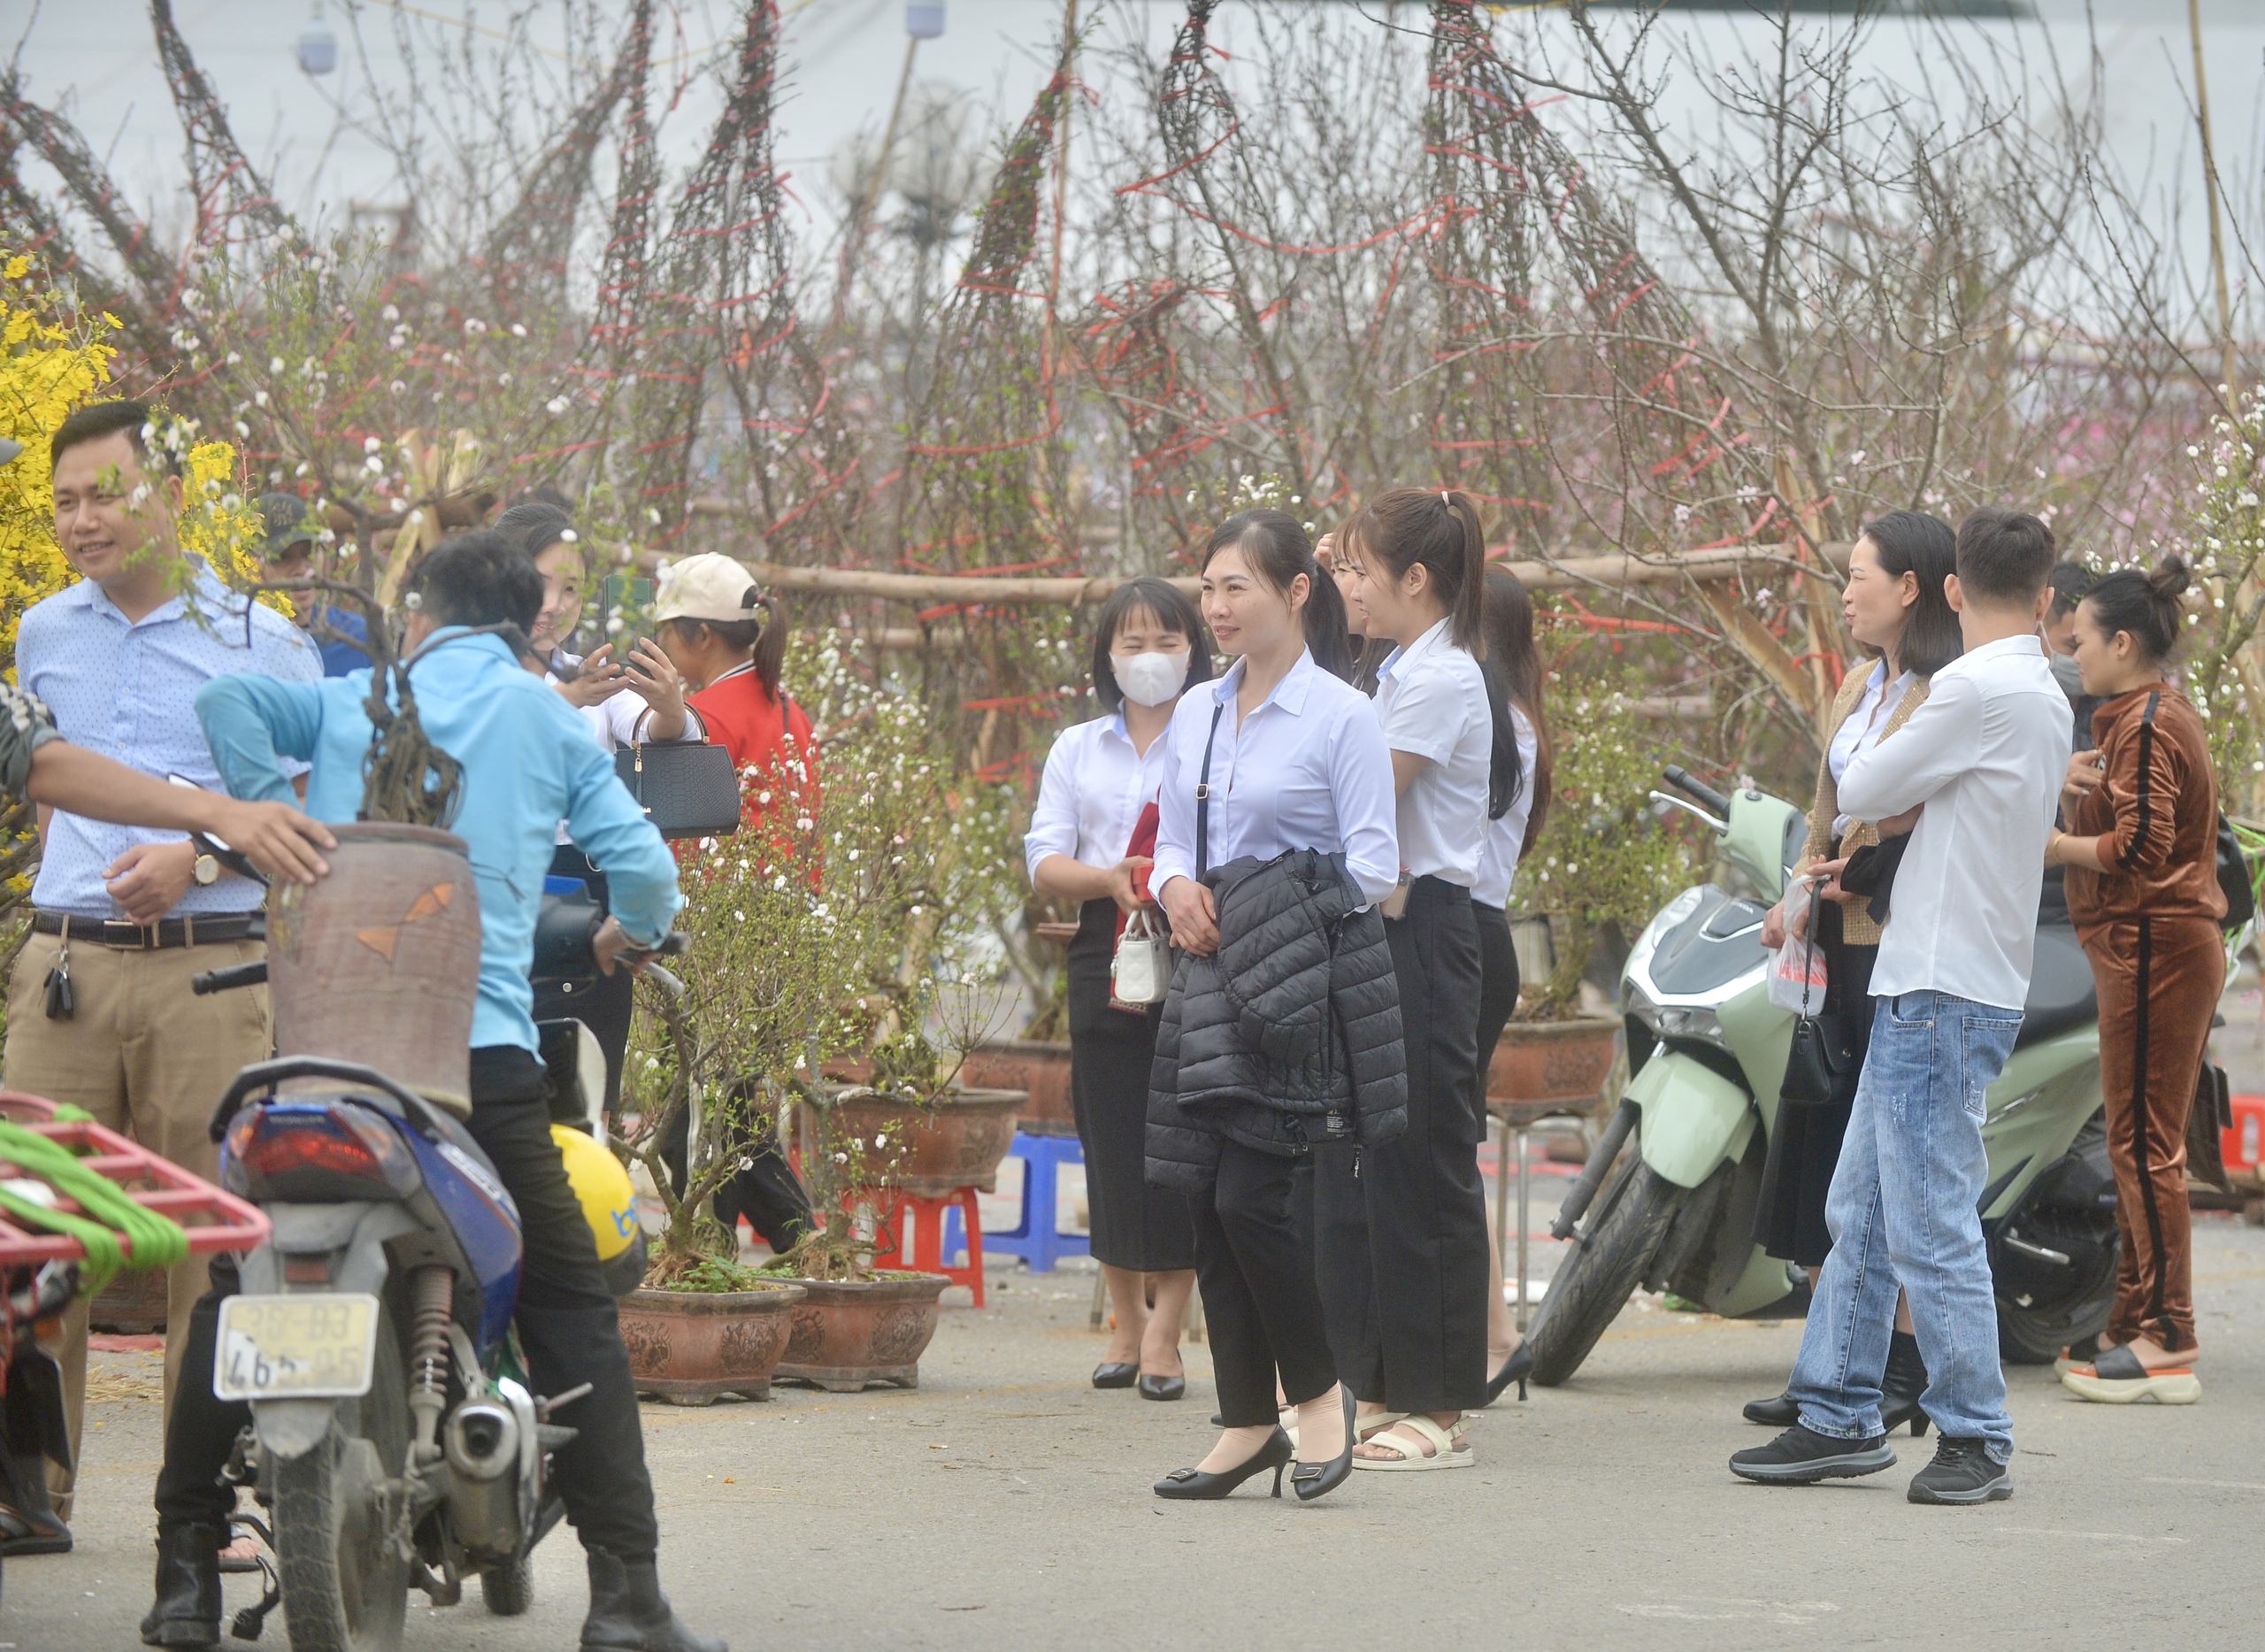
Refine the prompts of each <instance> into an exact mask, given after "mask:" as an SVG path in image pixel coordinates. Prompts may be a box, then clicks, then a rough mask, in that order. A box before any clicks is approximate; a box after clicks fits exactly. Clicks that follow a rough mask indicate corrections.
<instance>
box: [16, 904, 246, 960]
mask: <svg viewBox="0 0 2265 1652" xmlns="http://www.w3.org/2000/svg"><path fill="white" fill-rule="evenodd" d="M32 927H33V928H34V929H35V930H37V931H38V932H39V933H40V934H42V935H60V936H62V937H63V938H64V939H65V941H93V942H95V943H96V944H97V945H99V946H105V947H119V948H122V949H126V950H127V951H129V952H158V951H163V950H164V949H166V948H168V947H203V946H213V945H218V944H219V943H220V942H223V941H264V940H265V939H266V938H267V926H266V915H265V913H262V912H215V913H213V914H212V915H211V917H209V918H159V919H158V920H157V922H156V923H154V924H128V923H124V922H121V921H119V920H118V919H116V918H73V917H72V916H71V915H70V914H68V913H67V912H34V913H33V914H32Z"/></svg>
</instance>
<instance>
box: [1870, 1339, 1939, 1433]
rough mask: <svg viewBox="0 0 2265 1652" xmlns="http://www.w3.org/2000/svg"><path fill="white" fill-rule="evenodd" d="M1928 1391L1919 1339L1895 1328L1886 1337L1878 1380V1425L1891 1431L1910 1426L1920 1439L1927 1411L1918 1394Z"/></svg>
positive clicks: (1924, 1431) (1925, 1428) (1923, 1431)
mask: <svg viewBox="0 0 2265 1652" xmlns="http://www.w3.org/2000/svg"><path fill="white" fill-rule="evenodd" d="M1926 1391H1927V1362H1926V1361H1925V1360H1923V1359H1921V1358H1920V1357H1919V1339H1918V1338H1917V1337H1916V1336H1913V1335H1912V1334H1911V1333H1909V1332H1908V1331H1898V1332H1896V1333H1894V1334H1893V1336H1891V1337H1889V1338H1888V1340H1887V1369H1886V1371H1885V1372H1882V1373H1881V1375H1880V1379H1879V1425H1880V1426H1881V1427H1882V1428H1884V1429H1885V1430H1886V1431H1887V1432H1888V1433H1891V1434H1892V1433H1894V1432H1895V1431H1896V1430H1897V1429H1899V1428H1900V1427H1902V1426H1903V1425H1904V1424H1906V1423H1908V1424H1910V1425H1911V1433H1912V1434H1913V1436H1914V1437H1916V1438H1923V1437H1924V1436H1925V1434H1926V1432H1927V1414H1926V1412H1924V1411H1923V1410H1920V1409H1919V1396H1920V1395H1923V1394H1924V1393H1925V1392H1926Z"/></svg>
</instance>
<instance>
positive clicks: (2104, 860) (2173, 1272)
mask: <svg viewBox="0 0 2265 1652" xmlns="http://www.w3.org/2000/svg"><path fill="white" fill-rule="evenodd" d="M2187 583H2188V575H2187V570H2186V565H2185V563H2184V562H2183V561H2182V560H2180V559H2179V558H2178V557H2168V558H2166V559H2165V560H2164V562H2163V563H2162V565H2161V566H2160V567H2158V568H2156V569H2155V570H2154V572H2152V573H2143V572H2140V571H2139V570H2138V569H2137V568H2119V569H2117V570H2116V571H2115V572H2113V573H2110V574H2108V575H2107V576H2106V577H2105V578H2103V579H2101V580H2100V582H2099V583H2098V584H2096V585H2094V586H2093V587H2092V589H2091V591H2090V592H2089V593H2087V594H2086V595H2085V598H2084V600H2083V602H2082V603H2079V604H2078V605H2077V626H2076V661H2077V671H2078V672H2080V673H2081V674H2082V676H2083V679H2084V690H2085V693H2086V694H2087V695H2098V696H2099V697H2100V706H2099V709H2098V710H2096V711H2093V712H2092V734H2093V737H2094V739H2095V740H2096V741H2097V742H2098V749H2097V750H2093V751H2079V752H2077V754H2076V756H2075V757H2071V758H2070V759H2069V784H2068V789H2067V791H2066V792H2065V793H2064V794H2063V795H2062V810H2063V813H2064V814H2065V816H2066V818H2067V819H2068V821H2069V829H2068V830H2067V831H2066V832H2055V833H2054V834H2053V835H2052V837H2051V839H2050V840H2049V841H2047V842H2046V849H2045V864H2046V865H2048V866H2066V867H2067V868H2068V869H2069V872H2068V892H2069V916H2070V917H2071V918H2074V919H2075V920H2076V925H2077V938H2078V939H2080V940H2081V941H2083V942H2084V946H2085V955H2086V956H2087V957H2090V958H2091V960H2092V979H2093V980H2094V982H2095V983H2096V985H2097V987H2098V989H2099V994H2100V1090H2101V1093H2102V1095H2104V1096H2105V1098H2106V1100H2107V1103H2108V1157H2109V1160H2110V1162H2111V1163H2112V1164H2114V1165H2115V1220H2116V1226H2119V1227H2120V1228H2122V1229H2123V1261H2122V1263H2121V1264H2119V1266H2118V1269H2117V1273H2116V1288H2115V1310H2114V1311H2113V1312H2112V1313H2111V1314H2110V1315H2109V1317H2108V1329H2107V1330H2106V1331H2105V1332H2103V1333H2101V1335H2100V1345H2099V1349H2098V1351H2097V1352H2096V1353H2095V1352H2094V1350H2093V1349H2092V1348H2070V1349H2069V1357H2068V1358H2067V1359H2066V1360H2065V1361H2063V1363H2062V1373H2061V1380H2062V1383H2063V1384H2064V1385H2065V1386H2066V1387H2068V1388H2069V1390H2070V1391H2071V1392H2073V1393H2075V1394H2077V1395H2080V1396H2082V1397H2083V1398H2085V1399H2087V1400H2104V1401H2108V1402H2111V1403H2116V1404H2128V1403H2129V1402H2131V1401H2134V1400H2154V1401H2156V1402H2159V1403H2161V1404H2165V1405H2186V1404H2192V1402H2194V1401H2195V1400H2197V1399H2200V1397H2201V1393H2202V1387H2201V1384H2200V1382H2199V1381H2198V1380H2197V1379H2196V1378H2195V1375H2194V1370H2193V1366H2194V1355H2195V1351H2196V1350H2195V1346H2194V1293H2193V1282H2192V1281H2193V1274H2192V1241H2191V1235H2190V1233H2189V1229H2188V1216H2187V1205H2186V1124H2187V1114H2188V1112H2189V1111H2190V1110H2192V1107H2193V1105H2194V1095H2195V1087H2196V1084H2197V1081H2198V1080H2200V1076H2201V1072H2202V1063H2203V1060H2204V1050H2205V1047H2206V1045H2207V1041H2208V1039H2209V1036H2210V1018H2211V1016H2212V1014H2213V1013H2214V1012H2215V1010H2216V1009H2217V1004H2218V995H2219V994H2220V993H2221V992H2222V991H2223V989H2224V987H2225V965H2226V958H2225V950H2224V945H2223V938H2222V937H2221V935H2220V933H2219V928H2218V926H2219V923H2220V921H2221V920H2222V919H2223V918H2224V917H2225V914H2226V900H2225V895H2224V894H2223V891H2222V890H2221V889H2220V888H2219V887H2218V879H2217V832H2218V787H2217V779H2216V776H2215V773H2214V772H2212V770H2211V767H2210V747H2209V740H2208V736H2207V732H2206V731H2205V730H2204V728H2203V726H2202V719H2201V718H2200V715H2198V714H2197V713H2196V711H2195V710H2194V708H2193V706H2192V704H2191V703H2188V701H2187V698H2186V696H2185V695H2184V694H2182V693H2180V692H2179V690H2178V689H2177V687H2176V686H2174V685H2173V684H2171V683H2170V682H2168V681H2166V680H2165V672H2166V671H2167V669H2168V667H2169V663H2170V657H2171V655H2172V653H2173V651H2174V650H2175V649H2177V645H2178V638H2179V634H2180V633H2181V632H2182V631H2183V630H2184V628H2185V627H2184V619H2185V615H2184V610H2183V608H2182V606H2181V604H2180V602H2179V598H2180V597H2181V596H2182V595H2184V592H2185V590H2186V587H2187Z"/></svg>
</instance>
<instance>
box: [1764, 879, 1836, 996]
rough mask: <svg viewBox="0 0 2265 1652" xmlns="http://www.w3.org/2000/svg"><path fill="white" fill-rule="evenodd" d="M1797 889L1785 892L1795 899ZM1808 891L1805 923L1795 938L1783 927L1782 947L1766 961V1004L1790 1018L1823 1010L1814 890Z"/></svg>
mask: <svg viewBox="0 0 2265 1652" xmlns="http://www.w3.org/2000/svg"><path fill="white" fill-rule="evenodd" d="M1799 889H1800V886H1799V885H1796V886H1795V887H1794V888H1793V889H1792V890H1789V891H1787V896H1788V900H1789V901H1791V900H1793V899H1798V898H1799ZM1817 901H1818V895H1817V886H1816V884H1814V883H1810V884H1808V924H1807V926H1805V927H1804V928H1803V930H1802V932H1801V933H1800V934H1798V935H1796V934H1793V926H1791V925H1790V924H1788V925H1787V926H1786V933H1785V945H1784V946H1782V947H1779V948H1778V949H1777V957H1773V958H1771V959H1770V1003H1773V1004H1775V1005H1777V1008H1778V1009H1780V1010H1790V1011H1791V1012H1792V1013H1793V1014H1794V1015H1816V1014H1817V1013H1819V1012H1820V1011H1822V1010H1824V987H1825V979H1824V948H1823V947H1821V946H1819V945H1818V944H1817V941H1816V916H1817V912H1816V909H1817Z"/></svg>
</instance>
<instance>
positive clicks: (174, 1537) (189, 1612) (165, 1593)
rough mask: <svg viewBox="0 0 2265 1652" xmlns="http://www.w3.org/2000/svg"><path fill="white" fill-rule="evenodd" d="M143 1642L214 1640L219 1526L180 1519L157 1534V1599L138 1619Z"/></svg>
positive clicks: (180, 1643) (187, 1643) (151, 1644)
mask: <svg viewBox="0 0 2265 1652" xmlns="http://www.w3.org/2000/svg"><path fill="white" fill-rule="evenodd" d="M219 1644H220V1530H219V1527H218V1526H216V1525H211V1524H210V1523H208V1522H206V1521H203V1520H185V1521H183V1522H182V1523H181V1524H180V1525H173V1526H165V1527H161V1528H160V1529H159V1531H158V1533H157V1603H156V1604H155V1605H153V1606H151V1607H150V1615H149V1616H148V1617H144V1618H143V1619H142V1645H143V1646H145V1647H217V1646H219Z"/></svg>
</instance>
